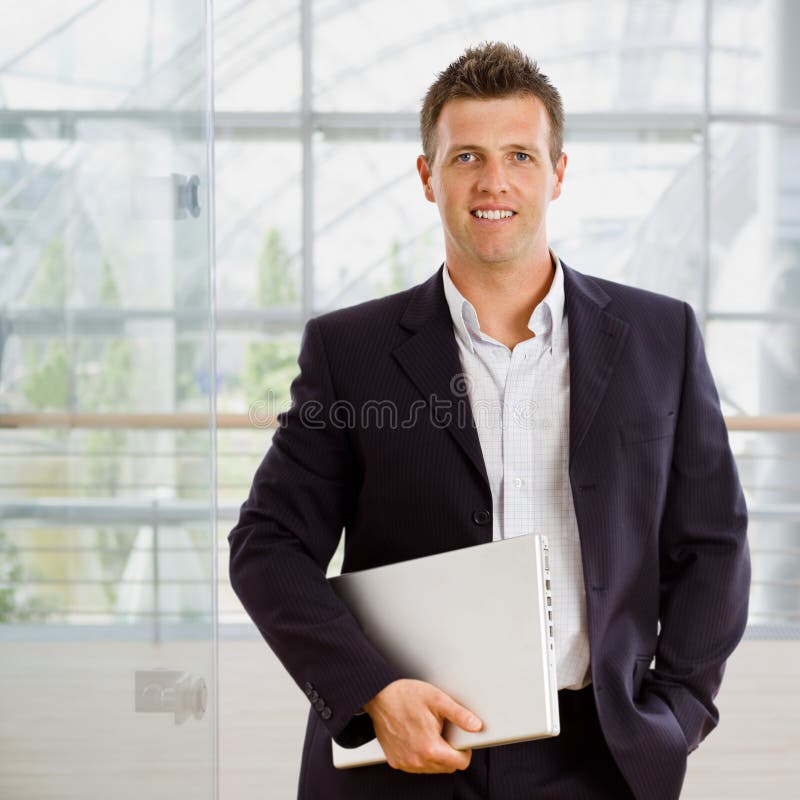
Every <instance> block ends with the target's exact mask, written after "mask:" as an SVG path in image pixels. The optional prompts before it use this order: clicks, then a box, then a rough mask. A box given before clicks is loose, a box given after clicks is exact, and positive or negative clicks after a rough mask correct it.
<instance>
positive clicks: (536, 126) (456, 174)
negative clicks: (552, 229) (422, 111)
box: [417, 95, 567, 269]
mask: <svg viewBox="0 0 800 800" xmlns="http://www.w3.org/2000/svg"><path fill="white" fill-rule="evenodd" d="M566 165H567V157H566V155H565V154H562V155H561V158H560V159H559V161H558V163H557V165H556V169H555V170H554V169H553V165H552V162H551V160H550V125H549V119H548V116H547V111H546V110H545V107H544V104H543V103H542V102H541V100H539V98H538V97H533V96H526V95H518V96H512V97H503V98H497V99H491V100H461V99H459V100H448V101H447V102H446V103H445V104H444V107H443V108H442V111H441V114H440V115H439V119H438V121H437V123H436V155H435V157H434V163H433V164H432V165H429V164H428V163H427V162H426V161H425V158H424V157H423V156H420V157H419V158H418V159H417V169H418V171H419V174H420V178H421V179H422V183H423V186H424V187H425V197H426V198H427V199H428V200H430V201H431V202H432V203H436V205H437V206H438V207H439V214H440V215H441V217H442V226H443V227H444V233H445V250H446V254H447V261H448V264H452V265H453V266H457V265H461V264H463V265H464V266H466V267H467V268H484V269H485V268H487V267H489V268H492V267H503V266H516V267H524V266H526V262H532V261H533V260H534V259H535V258H536V257H537V256H539V255H540V254H541V253H544V252H545V251H546V248H547V233H546V228H545V216H546V213H547V206H548V205H549V204H550V201H551V200H555V199H556V198H557V197H558V196H559V194H561V183H562V181H563V179H564V170H565V168H566ZM497 217H499V219H498V218H497Z"/></svg>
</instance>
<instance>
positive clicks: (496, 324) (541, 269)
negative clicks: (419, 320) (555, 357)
mask: <svg viewBox="0 0 800 800" xmlns="http://www.w3.org/2000/svg"><path fill="white" fill-rule="evenodd" d="M447 269H448V271H449V273H450V277H451V278H452V280H453V283H454V284H455V287H456V288H457V289H458V291H459V292H461V294H462V295H463V296H464V297H465V298H466V299H467V300H469V302H470V303H472V305H473V306H474V308H475V313H476V314H477V315H478V320H479V322H480V325H481V330H482V331H484V332H485V333H486V334H488V335H489V336H491V337H492V338H493V339H497V340H498V341H500V342H502V343H503V344H505V345H506V346H507V347H510V348H513V347H514V346H515V345H516V344H518V343H519V342H521V341H523V340H525V339H530V338H531V337H532V336H533V335H534V334H533V332H532V331H531V330H530V328H528V322H529V321H530V318H531V314H533V310H534V309H535V308H536V306H537V305H539V303H541V302H542V300H544V298H545V297H546V296H547V293H548V292H549V291H550V286H551V284H552V283H553V276H554V274H555V270H554V268H553V262H552V260H551V258H550V251H549V250H546V251H545V252H544V254H543V256H542V257H539V258H537V259H536V261H535V262H532V263H529V264H526V265H513V266H511V265H509V266H505V265H503V266H501V265H493V266H491V267H490V266H486V265H466V264H464V263H459V262H458V261H456V262H455V263H451V262H450V261H449V260H448V261H447Z"/></svg>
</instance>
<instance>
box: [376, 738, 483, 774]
mask: <svg viewBox="0 0 800 800" xmlns="http://www.w3.org/2000/svg"><path fill="white" fill-rule="evenodd" d="M471 760H472V750H455V749H453V748H452V747H450V745H449V744H447V742H446V741H444V739H441V738H439V739H438V740H435V739H434V740H431V742H430V743H429V744H428V745H426V746H423V747H420V748H418V749H416V750H414V751H413V752H411V753H408V754H407V755H406V757H405V758H389V759H388V763H389V766H390V767H394V769H399V770H402V771H403V772H412V773H416V774H434V773H443V772H446V773H453V772H455V771H456V770H465V769H466V768H467V767H468V766H469V764H470V761H471Z"/></svg>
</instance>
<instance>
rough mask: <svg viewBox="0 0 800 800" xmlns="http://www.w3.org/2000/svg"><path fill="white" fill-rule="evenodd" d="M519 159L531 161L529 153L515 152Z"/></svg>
mask: <svg viewBox="0 0 800 800" xmlns="http://www.w3.org/2000/svg"><path fill="white" fill-rule="evenodd" d="M514 156H515V157H516V160H517V161H530V160H531V157H530V156H529V155H528V154H527V153H514Z"/></svg>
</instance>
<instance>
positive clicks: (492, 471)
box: [229, 43, 749, 800]
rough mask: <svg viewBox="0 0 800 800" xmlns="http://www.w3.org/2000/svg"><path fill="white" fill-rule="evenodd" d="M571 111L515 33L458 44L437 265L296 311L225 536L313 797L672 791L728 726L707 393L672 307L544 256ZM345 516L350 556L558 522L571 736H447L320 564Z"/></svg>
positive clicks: (424, 549) (721, 494)
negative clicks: (358, 754) (272, 411)
mask: <svg viewBox="0 0 800 800" xmlns="http://www.w3.org/2000/svg"><path fill="white" fill-rule="evenodd" d="M563 125H564V123H563V110H562V104H561V99H560V96H559V94H558V92H557V90H556V89H555V88H554V86H553V85H552V84H551V83H550V81H549V80H548V79H547V77H546V76H545V75H543V74H542V73H541V72H540V71H539V70H538V68H537V66H536V64H535V63H534V62H532V61H531V60H530V59H529V58H527V57H526V56H525V55H524V54H522V53H521V52H520V51H519V50H518V49H517V48H515V47H511V46H508V45H503V44H497V43H490V44H485V45H482V46H480V47H477V48H472V49H469V50H467V51H466V52H465V53H464V54H463V55H462V56H461V57H460V58H459V59H457V60H456V61H455V62H453V63H452V64H451V65H450V66H448V67H447V69H446V70H444V72H442V73H440V75H439V76H438V77H437V79H436V81H435V82H434V83H433V85H432V86H431V87H430V89H429V90H428V93H427V95H426V97H425V100H424V104H423V107H422V112H421V132H422V148H423V155H421V156H420V157H419V159H418V161H417V169H418V172H419V176H420V179H421V182H422V190H423V192H424V195H425V198H426V199H427V200H429V201H430V202H432V203H435V204H436V205H437V207H438V211H439V214H440V216H441V220H442V226H443V230H444V238H445V263H444V264H443V265H442V266H441V267H440V268H439V270H438V271H436V272H435V273H434V274H433V275H432V276H431V277H430V278H429V279H428V280H427V281H425V282H424V283H422V284H421V285H419V286H416V287H414V288H412V289H409V290H408V291H404V292H400V293H398V294H395V295H391V296H389V297H385V298H382V299H379V300H374V301H371V302H368V303H363V304H361V305H357V306H354V307H351V308H345V309H342V310H339V311H335V312H333V313H329V314H325V315H323V316H321V317H318V318H317V319H313V320H311V321H310V322H309V323H308V325H307V326H306V329H305V333H304V337H303V343H302V346H301V351H300V356H299V367H300V373H299V375H298V377H297V378H296V380H295V381H294V383H293V385H292V400H293V404H292V408H291V410H289V411H288V412H287V413H286V414H284V415H281V418H280V425H279V427H278V430H276V432H275V436H274V438H273V442H272V446H271V448H270V449H269V451H268V453H267V454H266V456H265V458H264V460H263V462H262V464H261V466H260V467H259V469H258V471H257V473H256V475H255V478H254V481H253V486H252V489H251V492H250V495H249V497H248V499H247V501H246V502H245V503H244V505H243V507H242V511H241V516H240V519H239V522H238V524H237V525H236V527H235V528H234V529H233V531H232V532H231V534H230V537H229V540H230V545H231V562H230V574H231V581H232V584H233V586H234V588H235V590H236V592H237V594H238V596H239V597H240V599H241V601H242V603H243V605H244V607H245V608H246V609H247V611H248V613H249V614H250V615H251V617H252V618H253V620H254V622H255V624H256V625H257V626H258V628H259V630H260V631H261V633H262V635H263V636H264V638H265V639H266V641H267V642H268V643H269V645H270V647H272V649H273V650H274V651H275V653H276V654H277V655H278V657H279V658H280V660H281V661H282V663H283V664H284V666H285V667H286V669H287V670H288V671H289V672H290V674H291V675H292V677H293V678H294V680H295V681H296V683H297V685H298V686H299V688H300V690H301V691H302V692H304V694H305V695H306V697H307V698H308V700H309V703H310V710H309V719H308V727H307V731H306V739H305V744H304V747H303V756H302V766H301V773H300V781H299V788H298V796H299V797H300V798H302V799H303V800H319V799H322V800H329V799H330V800H338V799H339V798H342V800H344V799H345V798H346V799H347V800H361V799H362V798H363V800H368V799H369V800H375V799H376V798H381V800H401V799H403V800H405V799H406V798H407V799H408V800H425V798H430V799H431V800H445V799H447V800H450V798H456V799H457V800H477V799H479V798H480V799H481V800H488V799H491V800H531V798H536V800H581V798H587V799H588V798H598V799H599V798H609V799H612V798H613V800H621V799H624V798H631V797H633V798H638V800H674V799H675V798H677V797H678V796H679V794H680V790H681V785H682V783H683V778H684V773H685V769H686V759H687V755H688V753H689V752H691V751H692V750H694V749H695V748H696V747H697V746H698V744H699V743H700V742H701V741H702V739H703V738H704V737H705V736H706V735H707V734H708V733H709V731H711V730H712V728H714V727H715V725H716V724H717V721H718V714H717V710H716V708H715V706H714V697H715V695H716V693H717V691H718V689H719V686H720V682H721V679H722V673H723V669H724V664H725V661H726V659H727V658H728V656H729V655H730V653H731V652H732V651H733V649H734V648H735V646H736V644H737V643H738V641H739V639H740V638H741V636H742V633H743V630H744V627H745V622H746V617H747V597H748V585H749V560H748V551H747V544H746V526H747V520H746V509H745V503H744V499H743V496H742V491H741V487H740V484H739V480H738V477H737V472H736V467H735V464H734V460H733V457H732V454H731V451H730V448H729V445H728V437H727V431H726V428H725V424H724V421H723V418H722V415H721V412H720V406H719V399H718V396H717V392H716V390H715V387H714V383H713V380H712V377H711V374H710V371H709V368H708V364H707V362H706V358H705V355H704V350H703V343H702V339H701V335H700V331H699V329H698V325H697V322H696V321H695V317H694V314H693V313H692V310H691V308H690V307H689V306H688V305H687V304H686V303H683V302H680V301H678V300H674V299H671V298H668V297H664V296H661V295H657V294H654V293H651V292H646V291H643V290H639V289H635V288H631V287H628V286H624V285H621V284H617V283H612V282H610V281H606V280H600V279H597V278H592V277H589V276H587V275H584V274H582V273H580V272H578V271H577V270H575V269H572V268H571V267H569V266H567V265H566V264H565V263H563V262H562V261H561V260H560V259H559V258H558V256H557V255H556V254H555V253H553V252H552V250H551V249H550V248H549V246H548V240H547V231H546V212H547V208H548V205H549V203H550V202H551V201H552V200H555V199H556V198H557V197H558V196H559V194H560V193H561V191H562V186H563V182H564V178H565V174H566V167H567V156H566V155H565V154H564V152H563V147H562V136H563ZM342 531H344V536H345V542H344V545H345V551H344V563H343V570H344V571H351V570H359V569H365V568H369V567H375V566H379V565H382V564H387V563H392V562H397V561H402V560H405V559H409V558H415V557H419V556H425V555H430V554H433V553H439V552H443V551H446V550H453V549H456V548H460V547H468V546H470V545H476V544H480V543H484V542H488V541H491V540H492V539H502V538H508V537H511V536H519V535H523V534H529V533H535V532H541V533H545V534H547V535H548V537H549V540H550V545H551V570H552V583H553V590H554V593H555V596H554V601H553V602H554V611H555V637H556V655H557V675H558V683H559V710H560V716H561V728H562V733H561V735H560V736H558V737H554V738H552V739H545V740H539V741H533V742H525V743H519V744H513V745H506V746H502V747H493V748H485V749H481V750H476V751H474V753H473V752H469V751H467V752H458V751H456V750H454V749H453V748H451V747H450V746H449V745H448V744H447V742H446V741H445V740H444V739H443V738H442V736H441V731H442V725H443V722H444V721H445V720H450V721H451V722H452V723H454V724H457V725H460V726H461V727H463V728H465V729H467V730H478V729H480V727H481V725H482V722H483V721H482V720H479V719H476V718H474V716H473V715H472V713H471V711H470V709H469V708H466V707H464V706H463V705H460V704H459V703H457V702H456V701H455V700H454V699H453V698H450V697H448V696H447V695H446V694H445V693H444V692H443V691H442V690H441V689H439V688H438V687H435V686H431V685H429V684H426V683H424V682H422V681H418V680H415V679H414V676H410V675H404V674H401V673H400V672H399V671H398V670H397V668H396V667H395V665H393V664H392V663H391V662H389V661H387V660H386V659H385V658H384V657H383V655H382V654H381V653H380V652H378V651H377V650H376V649H375V648H374V647H373V645H372V644H371V643H370V641H369V640H368V639H367V638H366V637H365V636H364V634H363V633H362V631H361V630H360V629H359V627H358V625H357V624H356V622H355V621H354V619H353V617H352V616H351V615H350V613H349V612H348V611H347V609H346V607H345V606H344V605H343V604H342V603H341V602H340V600H339V599H338V598H337V596H336V595H335V594H334V593H333V592H332V591H331V590H330V588H329V586H328V584H327V582H326V579H325V572H326V567H327V565H328V563H329V561H330V559H331V556H332V555H333V553H334V552H335V550H336V548H337V545H338V542H339V540H340V536H341V534H342ZM475 591H476V592H481V591H482V587H481V586H480V585H476V586H475ZM509 613H511V610H509ZM496 677H497V680H500V681H502V680H503V679H504V676H503V675H497V676H496ZM373 736H377V737H378V739H379V741H380V743H381V745H382V747H383V749H384V751H385V752H386V755H387V757H388V764H381V765H375V766H369V767H360V768H355V769H350V770H336V769H335V768H334V767H333V765H332V761H331V739H332V738H333V739H335V740H336V741H337V742H338V743H339V744H342V745H344V746H350V747H353V746H357V745H359V744H362V743H363V742H365V741H367V740H369V739H370V738H372V737H373Z"/></svg>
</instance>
